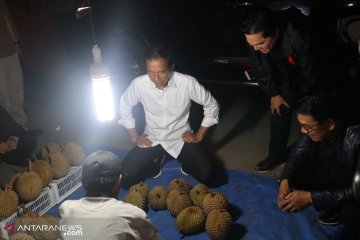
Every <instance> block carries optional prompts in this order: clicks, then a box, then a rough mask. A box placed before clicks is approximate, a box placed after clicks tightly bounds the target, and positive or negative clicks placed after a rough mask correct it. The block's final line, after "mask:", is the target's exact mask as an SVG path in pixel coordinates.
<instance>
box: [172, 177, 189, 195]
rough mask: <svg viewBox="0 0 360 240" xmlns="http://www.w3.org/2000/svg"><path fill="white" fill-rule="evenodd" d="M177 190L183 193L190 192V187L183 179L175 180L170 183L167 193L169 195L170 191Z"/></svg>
mask: <svg viewBox="0 0 360 240" xmlns="http://www.w3.org/2000/svg"><path fill="white" fill-rule="evenodd" d="M174 189H179V190H181V191H184V192H185V193H189V192H190V186H189V183H188V182H187V181H186V180H185V179H183V178H175V179H173V180H171V181H170V183H169V186H168V192H169V193H170V192H171V190H174Z"/></svg>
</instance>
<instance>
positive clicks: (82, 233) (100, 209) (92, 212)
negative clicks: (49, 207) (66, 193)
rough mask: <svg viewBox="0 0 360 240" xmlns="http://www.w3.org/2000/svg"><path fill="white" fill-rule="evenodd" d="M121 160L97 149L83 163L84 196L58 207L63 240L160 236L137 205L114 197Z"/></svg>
mask: <svg viewBox="0 0 360 240" xmlns="http://www.w3.org/2000/svg"><path fill="white" fill-rule="evenodd" d="M120 181H121V161H120V159H119V158H118V157H117V156H116V155H114V154H113V153H111V152H108V151H102V150H99V151H96V152H94V153H92V154H90V155H89V156H88V157H87V158H86V159H85V162H84V164H83V168H82V184H83V186H84V188H85V190H86V197H84V198H81V199H79V200H67V201H65V202H63V203H62V204H61V206H60V207H59V213H60V217H61V221H60V224H61V226H62V230H63V231H62V238H63V239H76V240H80V239H86V240H91V239H104V240H110V239H111V240H113V239H161V236H160V234H159V233H158V231H157V230H156V228H155V227H154V226H153V225H152V224H151V222H150V220H149V219H148V218H147V216H146V213H145V212H144V211H143V210H141V209H140V208H138V207H135V206H133V205H131V204H128V203H124V202H122V201H120V200H118V199H117V197H118V195H119V191H120Z"/></svg>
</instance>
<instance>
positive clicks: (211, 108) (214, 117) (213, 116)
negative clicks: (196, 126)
mask: <svg viewBox="0 0 360 240" xmlns="http://www.w3.org/2000/svg"><path fill="white" fill-rule="evenodd" d="M189 89H190V90H189V93H190V98H191V100H193V101H194V102H196V103H198V104H200V105H203V109H204V118H203V120H202V122H201V126H203V127H211V126H213V125H215V124H217V123H219V111H220V106H219V103H218V102H217V101H216V99H215V98H214V97H213V96H212V95H211V93H210V92H209V91H208V90H206V89H205V88H204V87H203V86H202V85H201V84H200V83H199V82H198V81H197V80H196V79H192V81H191V84H190V88H189Z"/></svg>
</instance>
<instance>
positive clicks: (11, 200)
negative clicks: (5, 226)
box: [0, 185, 19, 218]
mask: <svg viewBox="0 0 360 240" xmlns="http://www.w3.org/2000/svg"><path fill="white" fill-rule="evenodd" d="M18 205H19V196H18V195H17V193H16V192H14V191H13V190H12V186H11V185H6V186H5V190H4V191H2V190H0V218H7V217H9V216H11V215H12V214H13V213H14V212H16V208H17V206H18Z"/></svg>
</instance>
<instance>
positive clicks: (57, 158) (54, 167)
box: [45, 152, 70, 179]
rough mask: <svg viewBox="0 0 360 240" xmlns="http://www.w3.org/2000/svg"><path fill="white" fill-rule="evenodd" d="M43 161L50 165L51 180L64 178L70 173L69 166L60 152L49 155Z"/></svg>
mask: <svg viewBox="0 0 360 240" xmlns="http://www.w3.org/2000/svg"><path fill="white" fill-rule="evenodd" d="M45 160H46V161H47V162H49V163H50V167H51V171H52V173H53V179H59V178H62V177H65V176H66V175H67V174H68V173H69V171H70V164H69V162H68V161H67V160H66V158H65V157H64V155H63V154H62V153H61V152H53V153H49V154H48V156H47V157H46V159H45Z"/></svg>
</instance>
